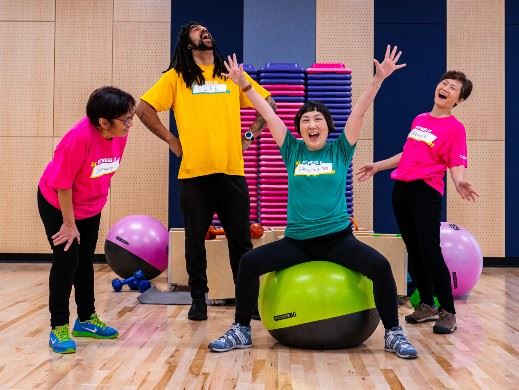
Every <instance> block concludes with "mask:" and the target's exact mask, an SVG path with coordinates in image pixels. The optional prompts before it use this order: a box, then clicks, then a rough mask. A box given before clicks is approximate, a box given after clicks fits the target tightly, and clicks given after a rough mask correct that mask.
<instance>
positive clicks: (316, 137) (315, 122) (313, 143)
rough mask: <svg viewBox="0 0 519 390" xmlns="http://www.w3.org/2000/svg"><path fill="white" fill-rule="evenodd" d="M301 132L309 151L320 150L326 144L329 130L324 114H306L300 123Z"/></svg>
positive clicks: (316, 112) (317, 112)
mask: <svg viewBox="0 0 519 390" xmlns="http://www.w3.org/2000/svg"><path fill="white" fill-rule="evenodd" d="M299 130H300V132H301V137H303V141H304V142H305V144H306V147H307V148H308V150H312V151H315V150H320V149H322V148H323V147H324V145H325V144H326V139H327V138H328V132H329V129H328V123H327V122H326V118H325V116H324V115H323V113H322V112H320V111H307V112H305V113H304V114H303V115H302V116H301V119H300V121H299Z"/></svg>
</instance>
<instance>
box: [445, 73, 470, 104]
mask: <svg viewBox="0 0 519 390" xmlns="http://www.w3.org/2000/svg"><path fill="white" fill-rule="evenodd" d="M445 79H450V80H458V81H459V82H460V83H461V91H460V100H467V99H468V98H469V96H470V93H471V92H472V81H470V80H469V79H468V78H467V76H466V75H465V73H463V72H459V71H457V70H449V71H447V72H445V73H444V74H443V75H442V77H441V79H440V81H443V80H445Z"/></svg>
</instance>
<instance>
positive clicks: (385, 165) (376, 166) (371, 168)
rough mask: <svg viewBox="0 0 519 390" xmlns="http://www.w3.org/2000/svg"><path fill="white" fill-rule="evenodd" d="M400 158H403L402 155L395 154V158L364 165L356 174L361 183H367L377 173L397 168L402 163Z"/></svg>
mask: <svg viewBox="0 0 519 390" xmlns="http://www.w3.org/2000/svg"><path fill="white" fill-rule="evenodd" d="M400 157H402V153H398V154H395V155H394V156H393V157H389V158H386V159H385V160H380V161H377V162H372V163H368V164H364V165H363V166H361V167H360V168H359V169H358V171H357V173H356V176H357V180H358V181H361V182H362V181H366V180H368V179H369V178H371V177H372V176H374V175H375V174H376V173H377V172H380V171H385V170H386V169H392V168H396V167H397V166H398V163H399V162H400Z"/></svg>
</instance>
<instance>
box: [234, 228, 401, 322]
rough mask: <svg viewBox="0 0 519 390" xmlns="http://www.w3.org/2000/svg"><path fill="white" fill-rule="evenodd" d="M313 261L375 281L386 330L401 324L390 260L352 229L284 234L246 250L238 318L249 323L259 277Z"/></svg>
mask: <svg viewBox="0 0 519 390" xmlns="http://www.w3.org/2000/svg"><path fill="white" fill-rule="evenodd" d="M312 260H326V261H331V262H334V263H337V264H340V265H343V266H345V267H347V268H349V269H351V270H353V271H357V272H359V273H361V274H363V275H365V276H367V277H368V278H369V279H371V280H372V281H373V293H374V297H375V305H376V307H377V310H378V312H379V314H380V318H381V319H382V322H383V324H384V327H385V328H386V329H390V328H392V327H394V326H398V302H397V293H396V284H395V279H394V277H393V273H392V272H391V265H390V264H389V262H388V261H387V259H386V258H385V257H384V256H382V255H381V254H380V253H378V252H377V251H376V250H375V249H373V248H372V247H370V246H369V245H366V244H364V243H362V242H360V241H359V240H357V239H356V238H355V236H354V235H353V234H352V232H351V228H347V229H346V230H344V231H342V232H338V233H333V234H328V235H325V236H321V237H317V238H312V239H308V240H294V239H291V238H288V237H285V238H283V239H281V240H279V241H275V242H272V243H270V244H266V245H263V246H260V247H259V248H256V249H254V250H252V251H249V252H247V253H246V254H245V255H244V256H243V257H242V258H241V262H240V269H239V272H238V280H237V281H236V316H235V321H236V322H237V323H240V324H242V325H249V324H250V320H251V316H252V312H253V310H254V308H255V307H256V304H257V300H258V291H259V277H260V275H263V274H265V273H268V272H272V271H278V270H281V269H284V268H287V267H290V266H293V265H296V264H301V263H305V262H308V261H312Z"/></svg>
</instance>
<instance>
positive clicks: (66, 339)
mask: <svg viewBox="0 0 519 390" xmlns="http://www.w3.org/2000/svg"><path fill="white" fill-rule="evenodd" d="M49 347H50V348H51V349H52V351H53V352H56V353H75V352H76V342H75V341H74V340H72V339H71V338H70V329H69V326H68V324H67V325H61V326H56V327H55V328H54V329H52V330H51V331H50V336H49Z"/></svg>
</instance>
